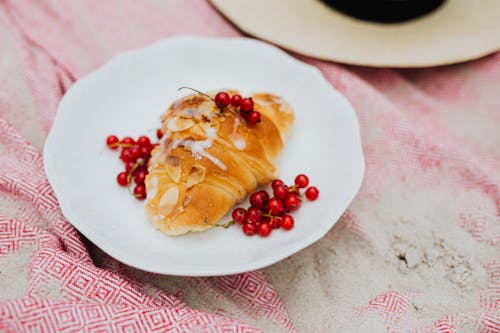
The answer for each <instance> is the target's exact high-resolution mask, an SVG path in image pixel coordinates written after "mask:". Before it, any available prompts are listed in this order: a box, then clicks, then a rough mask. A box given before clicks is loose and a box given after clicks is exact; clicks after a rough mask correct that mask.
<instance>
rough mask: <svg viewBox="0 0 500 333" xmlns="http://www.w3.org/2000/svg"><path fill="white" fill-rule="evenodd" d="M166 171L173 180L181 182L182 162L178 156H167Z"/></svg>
mask: <svg viewBox="0 0 500 333" xmlns="http://www.w3.org/2000/svg"><path fill="white" fill-rule="evenodd" d="M165 171H166V172H167V174H168V176H169V177H170V179H172V181H174V182H175V183H179V181H180V180H181V172H182V170H181V163H180V160H179V158H178V157H177V156H171V155H170V156H167V157H166V159H165Z"/></svg>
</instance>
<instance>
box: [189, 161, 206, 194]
mask: <svg viewBox="0 0 500 333" xmlns="http://www.w3.org/2000/svg"><path fill="white" fill-rule="evenodd" d="M206 172H207V169H206V168H205V167H204V166H203V165H200V164H195V165H194V166H193V167H192V168H191V170H190V171H189V174H188V176H187V179H186V186H187V187H188V188H190V187H192V186H194V185H196V184H199V183H201V182H202V181H204V180H205V173H206Z"/></svg>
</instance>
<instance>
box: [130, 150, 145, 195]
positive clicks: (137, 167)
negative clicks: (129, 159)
mask: <svg viewBox="0 0 500 333" xmlns="http://www.w3.org/2000/svg"><path fill="white" fill-rule="evenodd" d="M143 164H144V159H142V158H140V159H139V160H137V162H135V164H134V166H133V167H132V169H130V171H129V172H128V175H127V189H128V193H130V194H131V195H132V196H133V197H136V198H138V197H139V196H138V195H135V194H134V193H133V192H132V191H131V190H130V185H131V184H132V174H133V173H134V172H135V170H137V169H139V168H140V167H141V166H142V165H143Z"/></svg>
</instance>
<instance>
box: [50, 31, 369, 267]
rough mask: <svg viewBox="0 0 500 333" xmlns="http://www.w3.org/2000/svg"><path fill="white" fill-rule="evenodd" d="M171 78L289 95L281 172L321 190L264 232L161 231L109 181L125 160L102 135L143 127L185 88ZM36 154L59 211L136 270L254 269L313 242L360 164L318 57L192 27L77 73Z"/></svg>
mask: <svg viewBox="0 0 500 333" xmlns="http://www.w3.org/2000/svg"><path fill="white" fill-rule="evenodd" d="M181 86H190V87H195V88H197V89H200V90H219V89H223V88H237V89H240V90H241V91H243V92H246V93H251V92H259V91H260V92H272V93H275V94H278V95H280V96H282V97H283V98H285V99H286V100H287V101H288V102H289V103H290V104H291V105H292V107H293V108H294V110H295V113H296V123H295V126H294V128H293V130H292V134H291V137H290V139H289V141H288V142H287V143H286V146H285V149H284V151H283V153H282V155H281V158H280V160H279V161H278V165H279V167H280V170H281V171H280V175H281V178H282V179H284V180H285V182H286V183H291V182H293V177H294V176H295V175H296V174H298V173H302V172H303V173H306V174H307V175H309V176H310V180H311V183H312V184H315V185H317V186H318V187H319V189H320V197H319V199H318V200H317V201H315V202H306V203H304V204H303V206H302V208H301V209H300V210H299V211H298V212H297V213H295V214H294V216H295V228H294V229H292V230H291V231H289V232H285V231H282V230H276V231H275V232H273V234H272V235H271V237H269V238H265V239H263V238H260V237H259V236H254V237H247V236H245V235H243V233H242V232H241V229H240V228H237V227H231V228H229V229H222V228H212V229H211V230H209V231H206V232H201V233H192V234H188V235H185V236H180V237H168V236H165V235H163V234H161V233H160V232H159V231H157V230H156V229H155V228H154V227H153V226H152V225H151V224H150V223H149V222H148V221H147V219H146V216H145V213H144V207H143V205H144V203H143V202H140V201H137V200H135V199H134V198H132V197H131V196H130V194H129V193H128V192H127V191H126V190H125V189H123V188H121V187H119V186H118V185H117V184H116V180H115V179H116V174H118V173H119V172H120V171H122V168H123V165H122V163H121V162H120V161H119V159H118V157H117V153H115V152H111V151H109V150H108V149H106V147H105V139H106V136H107V135H109V134H112V133H114V134H117V135H119V136H122V137H123V136H125V135H131V136H134V137H136V136H138V135H141V134H144V133H149V134H150V137H152V138H153V137H154V133H155V129H156V128H158V127H159V125H160V120H159V119H160V115H161V114H162V113H163V111H164V110H165V109H166V108H167V107H168V105H169V104H170V103H171V102H172V101H174V100H175V99H177V98H180V97H182V96H184V95H186V94H187V93H188V92H186V91H181V92H179V91H177V88H178V87H181ZM44 163H45V170H46V172H47V176H48V179H49V181H50V183H51V185H52V187H53V189H54V191H55V194H56V196H57V198H58V200H59V203H60V205H61V209H62V211H63V213H64V215H65V216H66V218H67V219H68V220H69V221H70V222H71V223H72V224H73V225H74V226H75V227H76V228H77V229H78V230H79V231H80V232H81V233H82V234H83V235H85V236H86V237H87V238H88V239H90V240H91V241H92V242H94V243H95V244H96V245H97V246H99V247H100V248H101V249H102V250H104V251H105V252H107V253H108V254H110V255H111V256H112V257H114V258H116V259H118V260H120V261H122V262H124V263H126V264H128V265H130V266H134V267H136V268H139V269H143V270H146V271H151V272H156V273H163V274H172V275H192V276H210V275H224V274H233V273H240V272H244V271H250V270H254V269H258V268H262V267H264V266H267V265H270V264H273V263H275V262H277V261H279V260H281V259H284V258H286V257H288V256H290V255H292V254H294V253H296V252H297V251H299V250H301V249H303V248H305V247H306V246H308V245H310V244H312V243H314V242H315V241H317V240H319V239H320V238H321V237H322V236H323V235H325V233H326V232H327V231H328V230H329V229H330V228H331V227H332V226H333V225H334V224H335V222H336V221H337V219H338V218H339V217H340V215H341V214H342V213H343V212H344V210H345V209H346V208H347V206H348V205H349V203H350V202H351V200H352V199H353V198H354V196H355V194H356V193H357V191H358V189H359V187H360V184H361V180H362V178H363V173H364V161H363V153H362V150H361V142H360V134H359V127H358V122H357V118H356V115H355V112H354V110H353V108H352V106H351V105H350V104H349V102H348V101H347V100H346V99H345V98H344V97H343V96H342V95H341V94H340V93H339V92H337V91H336V90H335V89H333V88H332V87H331V85H330V84H329V83H328V82H327V81H326V80H325V79H324V78H323V76H322V75H321V73H320V72H319V71H318V70H317V69H316V68H314V67H312V66H309V65H306V64H303V63H301V62H299V61H297V60H295V59H294V58H292V57H290V56H288V55H287V54H286V53H284V52H283V51H281V50H279V49H277V48H275V47H273V46H270V45H268V44H266V43H263V42H259V41H256V40H252V39H243V38H234V39H228V38H205V37H194V36H185V37H174V38H169V39H165V40H162V41H160V42H158V43H156V44H153V45H151V46H148V47H146V48H143V49H139V50H133V51H129V52H125V53H121V54H119V55H117V56H116V57H114V58H113V59H112V60H111V61H110V62H109V63H107V64H106V65H104V66H103V67H101V68H100V69H98V70H97V71H95V72H94V73H92V74H90V75H88V76H86V77H84V78H82V79H80V80H79V81H78V82H76V83H75V84H74V85H73V87H71V89H70V90H69V91H68V92H67V93H66V95H65V96H64V98H63V99H62V101H61V103H60V105H59V110H58V113H57V116H56V119H55V122H54V125H53V127H52V130H51V132H50V134H49V136H48V138H47V141H46V144H45V149H44ZM224 220H228V219H224Z"/></svg>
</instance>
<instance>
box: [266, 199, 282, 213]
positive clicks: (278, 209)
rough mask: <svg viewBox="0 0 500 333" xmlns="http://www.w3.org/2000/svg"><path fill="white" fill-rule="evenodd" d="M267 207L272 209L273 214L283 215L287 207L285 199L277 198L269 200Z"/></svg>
mask: <svg viewBox="0 0 500 333" xmlns="http://www.w3.org/2000/svg"><path fill="white" fill-rule="evenodd" d="M267 207H268V208H269V210H270V211H271V214H272V215H281V214H282V213H283V211H284V210H285V208H284V207H283V201H281V200H280V199H277V198H272V199H270V200H269V201H268V202H267Z"/></svg>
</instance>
